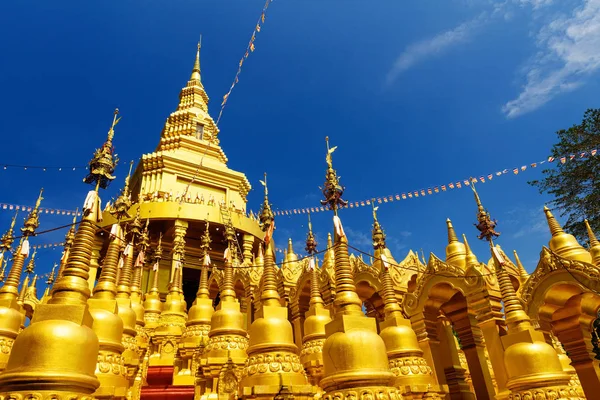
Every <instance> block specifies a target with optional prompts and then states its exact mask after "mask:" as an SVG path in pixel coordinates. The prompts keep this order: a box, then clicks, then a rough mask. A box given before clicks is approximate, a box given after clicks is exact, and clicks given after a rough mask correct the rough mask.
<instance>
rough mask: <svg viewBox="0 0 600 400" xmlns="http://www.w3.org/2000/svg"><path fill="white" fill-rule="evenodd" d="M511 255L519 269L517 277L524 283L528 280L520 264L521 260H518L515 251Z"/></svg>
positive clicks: (525, 271)
mask: <svg viewBox="0 0 600 400" xmlns="http://www.w3.org/2000/svg"><path fill="white" fill-rule="evenodd" d="M513 254H514V255H515V261H516V262H517V268H518V269H519V276H520V277H521V280H522V281H523V282H525V281H526V280H527V279H528V278H529V274H528V273H527V270H526V269H525V267H524V266H523V263H521V259H520V258H519V255H518V254H517V251H516V250H513Z"/></svg>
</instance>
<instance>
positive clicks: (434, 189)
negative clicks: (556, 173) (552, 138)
mask: <svg viewBox="0 0 600 400" xmlns="http://www.w3.org/2000/svg"><path fill="white" fill-rule="evenodd" d="M597 151H598V150H597V149H592V150H590V151H584V152H581V153H578V154H570V155H568V156H562V157H548V158H547V159H546V160H542V161H538V162H532V163H530V164H525V165H522V166H520V167H516V168H508V169H504V170H501V171H497V172H494V173H491V174H487V175H481V176H479V177H478V178H474V177H470V178H468V179H461V180H457V181H454V182H450V183H447V184H445V185H440V186H431V187H428V188H427V189H419V190H414V191H410V192H404V193H401V194H393V195H388V196H383V197H377V198H375V197H371V198H369V199H367V200H362V201H354V202H352V201H351V202H349V203H348V205H347V206H345V207H344V208H355V207H364V206H370V205H371V204H372V203H373V204H375V203H377V204H381V203H388V202H393V201H399V200H407V199H412V198H418V197H425V196H429V195H432V194H435V193H440V192H446V191H448V190H451V189H461V188H462V187H463V186H470V184H471V183H472V182H481V183H485V182H486V181H491V180H492V179H493V178H495V177H496V178H497V177H501V176H504V175H510V173H511V172H512V174H513V175H518V174H519V173H522V172H525V171H526V170H527V168H528V167H529V168H536V167H537V166H538V165H542V164H544V163H553V162H555V161H557V160H558V162H560V163H561V164H565V163H566V162H567V161H577V160H581V159H584V158H588V157H594V156H596V153H597ZM321 211H327V208H326V207H307V208H294V209H288V210H276V211H275V212H274V214H275V215H277V216H281V215H284V216H290V215H297V214H307V213H309V212H311V213H315V212H321Z"/></svg>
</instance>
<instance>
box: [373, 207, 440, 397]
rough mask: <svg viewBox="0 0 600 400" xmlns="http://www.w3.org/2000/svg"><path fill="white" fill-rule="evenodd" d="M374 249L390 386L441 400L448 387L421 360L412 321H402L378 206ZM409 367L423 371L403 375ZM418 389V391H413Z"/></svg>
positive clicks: (424, 361)
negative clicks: (376, 256) (426, 394)
mask: <svg viewBox="0 0 600 400" xmlns="http://www.w3.org/2000/svg"><path fill="white" fill-rule="evenodd" d="M373 247H374V248H375V250H376V251H377V250H378V251H379V252H378V254H379V258H380V259H381V260H380V261H381V274H380V277H381V285H382V292H383V304H384V311H385V320H384V321H383V322H381V323H380V329H381V332H380V333H379V336H380V337H381V339H382V340H383V342H384V343H385V348H386V351H387V356H388V358H389V360H390V367H391V370H392V373H393V374H394V379H393V380H392V384H393V386H395V387H399V388H400V389H401V390H402V393H403V394H404V395H405V396H407V397H408V396H410V393H411V392H415V393H414V394H415V397H416V398H422V397H425V396H423V391H426V392H428V393H429V394H431V397H432V398H443V397H445V393H446V392H447V388H445V387H441V386H440V385H439V384H438V382H437V380H436V379H435V376H434V375H433V373H432V370H431V367H430V366H429V365H427V361H426V360H425V359H424V358H423V350H421V348H420V346H419V341H418V339H417V334H416V333H415V331H414V330H413V328H412V325H411V322H410V321H409V320H408V319H406V318H404V315H403V314H402V309H401V308H400V302H399V301H398V298H397V297H396V291H395V289H394V283H393V282H392V277H391V275H390V268H391V265H390V260H389V259H388V256H390V257H391V253H390V252H389V250H388V249H387V247H386V244H385V234H384V233H383V229H382V227H381V224H380V223H379V221H378V220H377V207H373ZM394 263H395V261H394ZM409 364H413V365H419V366H422V368H419V369H418V370H413V371H412V373H411V374H406V373H403V372H402V371H401V366H404V365H409ZM415 371H416V372H415ZM415 385H416V386H415ZM419 386H420V387H421V389H416V388H417V387H419ZM437 395H439V396H437ZM411 397H412V396H411Z"/></svg>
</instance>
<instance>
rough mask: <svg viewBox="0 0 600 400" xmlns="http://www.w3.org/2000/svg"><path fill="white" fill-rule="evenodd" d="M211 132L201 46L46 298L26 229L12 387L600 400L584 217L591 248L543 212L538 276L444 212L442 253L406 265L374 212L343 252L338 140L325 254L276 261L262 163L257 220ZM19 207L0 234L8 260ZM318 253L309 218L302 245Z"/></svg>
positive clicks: (108, 162) (485, 227)
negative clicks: (477, 249)
mask: <svg viewBox="0 0 600 400" xmlns="http://www.w3.org/2000/svg"><path fill="white" fill-rule="evenodd" d="M118 122H119V118H118V115H117V112H115V115H114V118H113V123H112V126H111V128H110V130H109V133H108V137H107V140H106V142H105V143H104V145H103V146H102V147H101V148H100V149H98V150H97V151H96V152H95V153H94V156H93V158H92V160H91V161H90V167H89V172H90V174H89V175H88V176H87V177H86V178H85V182H88V183H92V184H95V185H96V188H95V190H94V191H92V192H91V193H92V194H94V193H96V192H97V190H98V189H99V188H104V187H106V185H107V184H108V183H109V182H110V181H111V180H112V179H113V178H114V176H113V173H114V167H115V161H116V159H115V156H114V154H113V143H112V140H113V137H114V133H115V132H114V129H115V126H116V125H117V123H118ZM218 135H219V129H218V128H217V126H216V124H215V123H214V121H213V120H212V118H211V117H210V115H209V114H208V96H207V94H206V91H205V89H204V86H203V84H202V80H201V71H200V47H199V46H198V50H197V52H196V57H195V60H194V65H193V68H192V73H191V76H190V79H189V81H188V82H187V84H186V86H185V87H184V88H183V89H182V90H181V92H180V96H179V104H178V107H177V110H176V111H175V112H173V113H172V114H171V115H170V116H169V117H168V119H167V121H166V123H165V126H164V128H163V130H162V133H161V136H160V141H159V143H158V146H157V147H156V151H154V152H152V153H149V154H145V155H143V156H142V160H141V162H140V163H139V164H138V165H137V167H136V168H135V172H134V173H133V175H131V171H130V175H128V176H127V178H126V179H125V184H124V186H123V188H122V190H121V192H120V194H119V196H118V197H117V199H116V200H115V201H114V202H113V203H112V204H111V205H108V206H107V207H106V209H105V210H104V212H103V213H102V217H103V220H102V221H99V218H98V216H99V214H100V213H101V210H99V208H98V199H97V198H96V197H94V196H91V197H89V198H88V199H86V204H85V207H84V217H83V221H82V222H81V223H80V225H79V226H78V227H77V228H76V227H75V226H73V227H72V229H71V230H69V232H68V233H67V235H66V237H65V248H64V257H63V258H62V259H61V262H60V265H59V267H58V271H57V274H56V275H57V281H56V283H55V284H54V282H53V281H54V277H52V278H51V279H50V278H49V279H48V281H47V284H48V289H47V290H46V291H45V293H44V295H43V296H42V298H41V300H38V298H37V297H38V295H37V292H36V287H35V283H34V282H36V281H37V277H36V276H35V271H34V270H33V269H34V264H33V261H32V259H33V256H30V257H29V258H28V256H27V254H26V252H25V251H22V250H23V247H22V246H24V242H25V240H26V238H23V239H22V240H21V241H19V242H17V243H16V244H18V245H17V246H16V250H14V252H13V254H12V259H13V260H12V268H11V269H10V272H9V273H8V274H7V277H6V282H5V283H4V286H3V287H2V288H1V289H0V400H8V399H11V400H15V399H23V400H24V399H70V400H73V399H90V400H91V399H92V397H94V398H116V399H128V400H129V399H131V400H138V399H145V398H146V397H148V398H150V397H152V398H153V399H156V398H162V397H164V398H167V397H169V396H173V398H175V399H182V400H183V399H191V398H195V399H203V400H212V399H215V400H217V399H219V400H221V399H227V400H230V399H232V398H237V397H241V398H245V399H248V400H250V399H265V400H266V399H291V398H295V399H306V400H308V399H312V398H313V397H315V398H319V397H320V398H324V399H327V400H363V399H364V400H367V399H373V400H375V399H377V400H380V399H389V400H392V399H395V400H398V399H404V400H417V399H439V398H447V399H451V400H459V399H460V400H474V399H475V398H476V399H477V400H485V399H496V400H503V399H511V400H517V399H520V400H524V399H531V400H538V399H547V400H550V399H552V400H556V399H582V398H585V397H584V396H587V398H588V399H593V398H596V397H597V394H598V393H600V364H599V361H598V360H597V359H596V353H595V352H594V343H593V338H594V334H595V333H594V321H596V319H597V316H598V312H599V311H600V296H599V295H597V293H599V292H600V280H599V279H598V276H600V268H599V266H600V243H599V242H598V240H597V239H596V237H595V235H594V233H593V232H592V231H591V229H589V224H588V235H589V239H590V247H589V251H588V250H586V249H584V248H583V247H582V246H581V245H580V244H579V243H577V241H576V240H575V238H574V237H573V236H572V235H569V234H568V233H566V232H564V230H563V229H562V227H561V226H560V225H559V224H558V222H557V220H556V219H555V218H554V216H553V215H552V213H551V212H550V210H548V209H545V211H544V213H545V216H546V219H547V222H548V225H549V228H550V232H551V234H552V239H551V240H550V243H549V248H547V247H543V248H542V252H541V255H540V260H539V263H538V265H537V267H536V269H535V270H534V271H532V272H531V273H528V272H527V270H526V269H525V267H524V266H523V264H522V263H521V260H520V259H519V257H518V256H517V254H516V252H514V258H515V263H513V262H512V261H511V260H510V259H509V258H508V257H507V255H506V254H505V253H504V251H503V250H502V249H500V247H499V246H497V245H494V246H492V247H491V249H492V253H493V254H492V259H491V260H490V262H488V263H487V264H485V263H482V262H479V261H478V259H477V256H476V255H475V254H474V252H473V250H472V248H471V247H470V246H469V243H468V242H467V237H466V236H463V240H462V241H460V240H459V239H458V237H459V236H458V235H457V233H456V232H455V230H454V227H453V226H452V223H451V222H450V220H448V221H447V226H446V227H447V231H448V243H447V245H446V254H445V257H437V256H436V255H434V254H431V256H430V257H429V261H424V260H420V259H419V257H418V256H417V254H416V253H415V252H413V251H409V252H408V253H407V255H406V256H405V257H404V259H402V261H400V262H398V261H396V259H395V258H394V256H393V255H392V253H391V251H390V249H388V248H387V247H386V235H385V233H384V231H383V229H382V227H381V224H380V223H379V221H378V220H377V209H376V208H374V211H373V216H374V225H373V230H372V232H371V233H372V239H373V246H374V250H373V257H372V259H371V260H368V259H369V257H368V256H365V257H363V256H362V255H358V254H350V253H349V243H348V238H347V237H346V235H345V233H344V231H343V227H342V223H341V220H339V218H338V211H339V210H340V208H342V207H344V206H345V204H346V202H345V200H344V199H342V196H343V194H344V190H345V188H344V186H342V184H341V182H340V179H339V177H338V176H337V172H336V170H335V169H334V167H333V159H332V157H333V154H334V151H336V149H337V146H334V147H330V146H329V143H327V155H326V163H327V170H326V175H325V183H324V185H323V189H322V190H323V194H324V196H325V199H324V200H323V201H322V203H321V204H322V205H323V206H324V207H327V208H330V209H332V210H333V214H334V215H335V219H334V233H333V239H332V235H331V234H328V240H327V245H326V247H327V250H326V251H325V252H324V253H323V254H322V255H321V254H319V255H317V256H315V260H314V263H312V262H310V260H309V259H308V258H302V257H300V256H299V255H298V254H296V252H295V251H294V246H292V239H289V240H288V246H287V251H286V252H285V256H284V257H283V260H282V263H281V265H276V264H275V244H274V238H273V235H275V236H277V231H275V234H274V233H273V232H274V228H275V221H274V215H273V211H272V210H271V205H270V203H269V201H268V192H267V190H266V183H267V182H266V176H265V180H264V186H265V197H264V202H263V205H262V208H261V211H260V213H259V214H258V215H255V214H254V213H250V212H248V211H247V205H246V197H247V194H248V192H249V190H250V184H249V182H248V180H247V179H246V177H245V175H244V174H243V173H241V172H238V171H234V170H231V169H230V168H229V167H228V166H227V158H226V156H225V153H224V151H223V149H221V147H220V143H219V139H218ZM336 154H337V153H336ZM471 186H472V187H473V185H471ZM473 189H474V188H473ZM275 190H277V189H275ZM474 193H475V200H476V203H477V210H478V224H477V225H476V226H477V228H478V230H479V231H480V233H481V234H482V235H480V238H482V239H486V240H490V241H491V239H492V238H495V237H498V236H499V233H498V232H496V231H495V224H496V222H495V220H493V219H491V217H490V214H489V213H488V212H487V210H485V208H484V207H483V205H482V203H481V199H480V198H479V195H478V194H477V192H476V191H474ZM41 200H42V197H41V194H40V197H39V198H38V201H37V204H36V208H35V210H34V211H33V212H32V213H31V214H30V215H29V216H28V217H27V218H26V221H25V224H24V226H23V228H22V230H21V231H22V232H23V235H24V236H25V237H27V238H30V237H33V236H34V233H35V230H36V229H37V228H38V225H39V218H38V216H39V213H38V209H39V205H40V202H41ZM88 200H90V201H88ZM540 218H543V216H542V215H540ZM15 219H16V216H15V218H13V223H12V225H11V227H10V229H9V230H8V231H7V232H6V233H5V234H4V235H3V236H2V237H1V238H0V253H2V256H3V257H4V259H5V261H6V259H7V258H8V256H9V254H10V252H12V250H13V249H12V245H13V242H14V240H15V238H14V232H13V230H14V223H15ZM42 222H43V221H42ZM74 222H75V221H74ZM439 222H440V223H443V221H439ZM365 230H366V227H365ZM109 232H110V233H109ZM222 234H224V237H225V243H223V241H222V240H221V235H222ZM217 235H218V236H219V237H217ZM279 239H284V238H279ZM285 239H287V238H285ZM27 240H28V239H27ZM438 240H440V241H442V240H443V239H442V238H438ZM350 244H351V243H350ZM126 248H127V251H124V250H125V249H126ZM316 249H317V247H316V239H315V236H314V235H313V234H312V227H310V222H309V235H308V238H307V242H306V251H307V253H308V255H309V256H311V255H314V254H315V252H316ZM263 250H264V251H263ZM363 250H366V249H363ZM224 251H225V253H224ZM123 253H125V254H123ZM317 257H322V258H323V262H322V263H321V266H322V267H321V268H319V267H318V264H319V262H318V259H317ZM444 259H445V261H444ZM424 263H426V265H425V264H424ZM26 266H27V268H26V272H27V277H26V278H25V279H24V282H23V283H22V285H20V282H21V280H22V279H23V277H22V275H24V274H22V272H23V269H24V267H26ZM2 271H4V270H2ZM90 271H91V272H90ZM4 275H5V273H3V272H2V273H0V280H3V279H4ZM90 275H91V277H90ZM51 285H53V286H52V290H51V291H50V286H51ZM193 285H197V287H198V289H197V292H196V295H195V299H194V296H193V294H192V293H193V292H194V291H196V287H195V286H193ZM190 288H191V289H192V290H190ZM92 289H93V291H92ZM184 290H185V293H184ZM90 292H92V293H93V295H92V297H91V298H90V294H91V293H90ZM184 294H185V298H184ZM190 294H191V296H190ZM185 299H188V301H189V304H188V303H186V300H185ZM217 299H218V302H219V303H218V306H216V310H215V309H214V304H215V302H216V301H217ZM192 301H193V303H192ZM365 314H366V315H368V317H367V316H365ZM26 318H31V323H30V326H29V327H27V328H25V329H23V328H24V326H25V321H26ZM248 326H250V329H249V330H248V329H247V327H248ZM13 342H14V343H13ZM11 350H12V351H11ZM3 369H5V370H4V371H3V372H1V371H2V370H3Z"/></svg>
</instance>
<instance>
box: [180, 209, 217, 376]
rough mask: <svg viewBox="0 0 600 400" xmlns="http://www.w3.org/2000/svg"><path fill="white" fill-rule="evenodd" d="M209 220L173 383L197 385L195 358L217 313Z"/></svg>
mask: <svg viewBox="0 0 600 400" xmlns="http://www.w3.org/2000/svg"><path fill="white" fill-rule="evenodd" d="M208 227H209V224H208V221H206V231H205V233H204V235H203V236H202V239H201V241H202V244H201V246H200V248H201V249H202V253H203V260H202V267H201V271H200V284H199V285H198V292H197V293H196V299H195V300H194V303H193V304H192V307H190V311H189V313H188V319H187V322H186V324H185V331H184V332H183V335H182V337H181V342H180V345H179V354H180V357H181V365H176V366H175V371H174V375H173V385H194V384H196V369H197V366H196V365H195V362H194V360H195V359H196V360H197V359H198V358H199V356H200V355H201V353H202V352H203V351H204V347H205V346H206V345H207V344H208V333H209V331H210V320H211V318H212V315H213V313H214V308H213V305H212V300H211V299H210V296H209V292H208V269H209V267H210V265H211V260H210V256H209V254H208V252H209V251H210V249H211V248H210V244H211V239H210V234H209V232H208Z"/></svg>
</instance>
